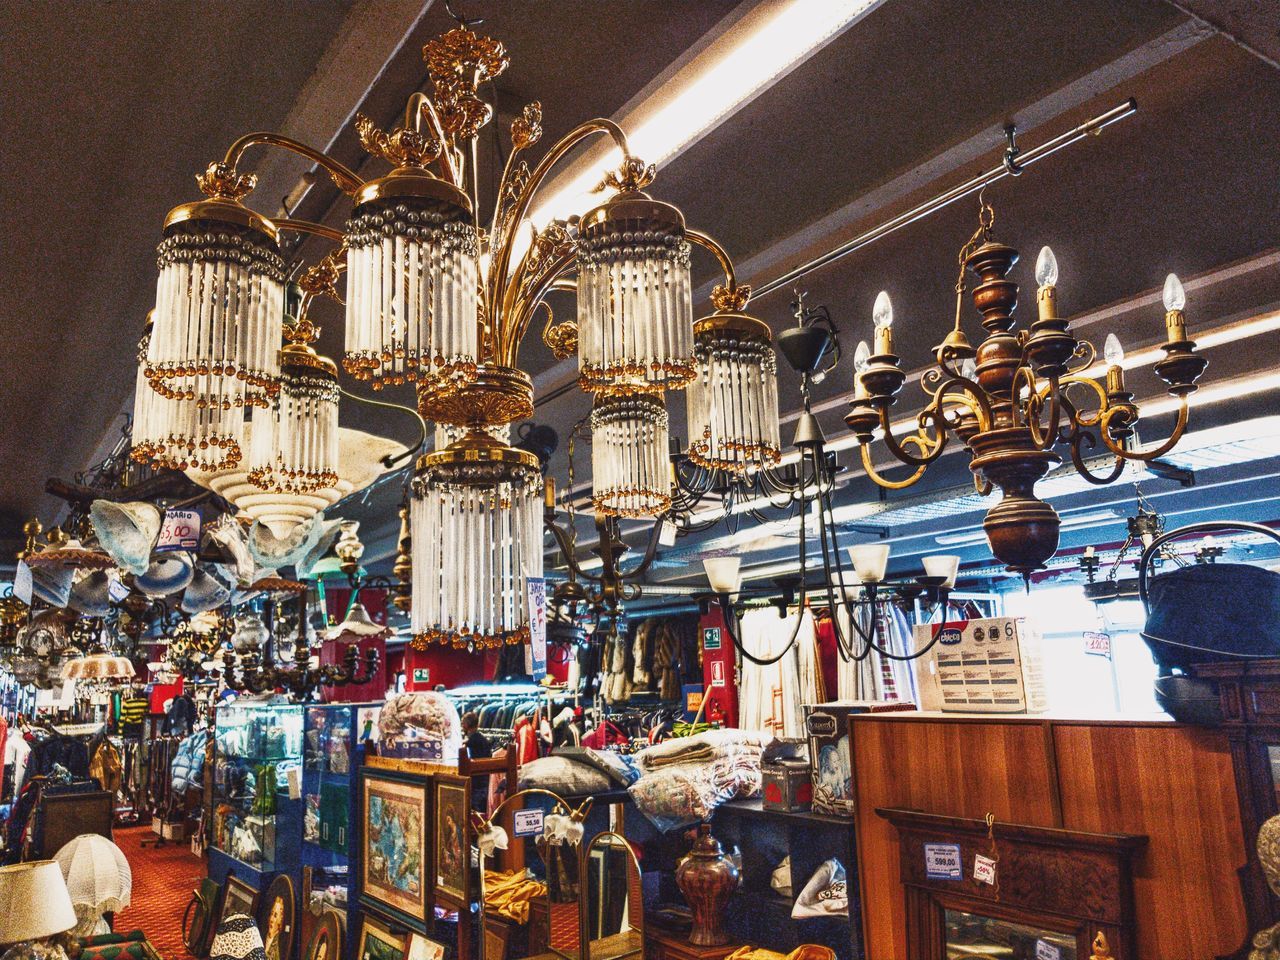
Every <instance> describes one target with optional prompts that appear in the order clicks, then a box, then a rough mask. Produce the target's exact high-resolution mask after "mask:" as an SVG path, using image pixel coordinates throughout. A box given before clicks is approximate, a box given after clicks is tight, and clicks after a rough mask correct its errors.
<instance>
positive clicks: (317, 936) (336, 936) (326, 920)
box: [302, 910, 344, 960]
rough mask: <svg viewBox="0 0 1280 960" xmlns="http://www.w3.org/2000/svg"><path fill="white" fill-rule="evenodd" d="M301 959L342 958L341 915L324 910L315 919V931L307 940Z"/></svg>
mask: <svg viewBox="0 0 1280 960" xmlns="http://www.w3.org/2000/svg"><path fill="white" fill-rule="evenodd" d="M302 960H344V958H343V956H342V915H341V914H339V913H338V912H337V911H336V910H326V911H325V912H324V913H322V914H321V915H320V918H319V919H318V920H317V921H316V929H315V933H313V934H312V935H311V939H310V940H309V941H308V942H307V952H306V953H304V954H303V957H302Z"/></svg>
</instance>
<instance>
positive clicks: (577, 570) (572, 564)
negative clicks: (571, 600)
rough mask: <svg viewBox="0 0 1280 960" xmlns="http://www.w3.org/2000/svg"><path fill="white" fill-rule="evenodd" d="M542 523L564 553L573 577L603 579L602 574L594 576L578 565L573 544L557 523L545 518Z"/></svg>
mask: <svg viewBox="0 0 1280 960" xmlns="http://www.w3.org/2000/svg"><path fill="white" fill-rule="evenodd" d="M542 525H543V527H545V528H546V529H547V530H550V531H551V536H552V537H554V538H555V541H556V546H558V547H559V548H560V552H561V553H563V554H564V559H565V563H566V564H568V566H569V569H570V570H571V571H572V572H573V575H574V576H575V577H580V578H581V579H583V580H588V581H590V582H591V583H600V582H601V581H602V580H603V579H604V577H603V575H601V576H598V577H597V576H594V575H592V574H590V573H588V572H587V571H585V570H583V569H582V567H580V566H579V565H578V558H577V557H576V556H575V555H574V554H575V550H574V544H573V543H572V542H571V541H570V539H569V535H568V534H567V533H565V532H564V531H563V530H562V529H560V527H559V525H557V524H556V523H554V522H553V521H552V520H550V519H547V518H544V519H543V521H542ZM601 569H603V567H602V568H601Z"/></svg>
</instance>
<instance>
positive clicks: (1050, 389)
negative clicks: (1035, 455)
mask: <svg viewBox="0 0 1280 960" xmlns="http://www.w3.org/2000/svg"><path fill="white" fill-rule="evenodd" d="M1024 380H1025V381H1026V386H1027V390H1028V396H1027V402H1026V407H1025V409H1023V410H1022V413H1023V416H1024V417H1026V421H1027V423H1026V426H1027V429H1029V430H1030V431H1031V439H1032V441H1033V442H1034V443H1035V445H1036V446H1037V447H1038V448H1039V449H1041V450H1048V449H1049V448H1050V447H1052V446H1053V445H1054V443H1056V442H1057V440H1058V426H1059V424H1060V423H1061V421H1062V405H1061V402H1060V399H1059V397H1060V393H1059V389H1058V376H1057V374H1050V375H1049V377H1048V383H1046V384H1045V386H1044V388H1043V389H1041V388H1040V387H1038V386H1037V385H1036V375H1035V371H1033V370H1032V369H1031V368H1030V367H1029V366H1021V367H1019V368H1018V370H1017V372H1016V373H1015V374H1014V375H1013V386H1012V387H1011V388H1010V392H1011V394H1012V395H1013V396H1017V395H1018V387H1019V385H1020V384H1021V383H1022V382H1023V381H1024ZM1045 400H1048V401H1049V424H1048V427H1047V428H1046V429H1045V430H1043V431H1042V430H1041V429H1040V411H1041V410H1042V409H1043V406H1044V401H1045ZM1014 409H1015V410H1017V409H1019V405H1017V404H1015V405H1014Z"/></svg>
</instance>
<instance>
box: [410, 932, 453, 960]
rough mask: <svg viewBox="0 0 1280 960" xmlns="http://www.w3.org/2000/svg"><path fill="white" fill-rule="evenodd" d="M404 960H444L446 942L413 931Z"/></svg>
mask: <svg viewBox="0 0 1280 960" xmlns="http://www.w3.org/2000/svg"><path fill="white" fill-rule="evenodd" d="M404 960H444V944H443V943H436V942H435V941H434V940H428V939H427V938H426V937H424V936H423V935H422V934H420V933H411V934H409V946H408V947H407V948H406V949H405V952H404Z"/></svg>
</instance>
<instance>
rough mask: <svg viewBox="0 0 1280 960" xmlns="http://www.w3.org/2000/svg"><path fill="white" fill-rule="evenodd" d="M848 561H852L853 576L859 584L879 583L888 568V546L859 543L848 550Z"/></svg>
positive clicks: (884, 544) (885, 544)
mask: <svg viewBox="0 0 1280 960" xmlns="http://www.w3.org/2000/svg"><path fill="white" fill-rule="evenodd" d="M849 559H850V560H852V561H853V575H854V576H855V577H857V578H858V582H859V583H879V582H880V581H881V580H883V579H884V575H885V570H886V569H887V568H888V566H889V545H888V544H887V543H860V544H858V545H857V546H856V547H850V548H849Z"/></svg>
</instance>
